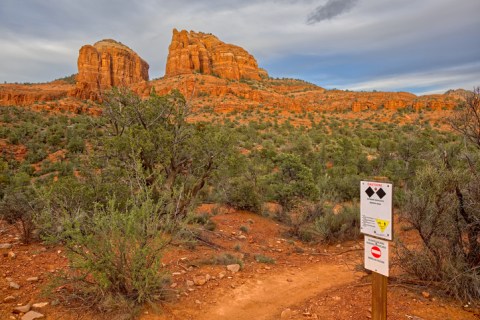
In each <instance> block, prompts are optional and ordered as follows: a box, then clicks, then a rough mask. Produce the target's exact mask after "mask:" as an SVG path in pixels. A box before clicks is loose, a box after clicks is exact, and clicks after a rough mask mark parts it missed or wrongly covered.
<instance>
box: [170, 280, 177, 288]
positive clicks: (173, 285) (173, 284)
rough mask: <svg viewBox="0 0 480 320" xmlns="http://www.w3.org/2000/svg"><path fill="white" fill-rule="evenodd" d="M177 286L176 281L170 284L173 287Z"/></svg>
mask: <svg viewBox="0 0 480 320" xmlns="http://www.w3.org/2000/svg"><path fill="white" fill-rule="evenodd" d="M177 286H178V284H177V283H176V282H174V283H172V284H171V285H170V288H172V289H173V288H176V287H177Z"/></svg>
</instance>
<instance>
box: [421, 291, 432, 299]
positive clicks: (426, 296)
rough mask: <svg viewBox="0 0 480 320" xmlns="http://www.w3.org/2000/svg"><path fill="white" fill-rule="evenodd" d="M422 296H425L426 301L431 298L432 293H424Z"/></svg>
mask: <svg viewBox="0 0 480 320" xmlns="http://www.w3.org/2000/svg"><path fill="white" fill-rule="evenodd" d="M422 296H423V297H424V298H425V299H428V298H430V293H428V292H427V291H423V292H422Z"/></svg>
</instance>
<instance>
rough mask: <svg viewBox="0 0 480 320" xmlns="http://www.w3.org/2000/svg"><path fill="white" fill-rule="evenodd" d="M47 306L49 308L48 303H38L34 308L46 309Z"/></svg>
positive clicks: (33, 305)
mask: <svg viewBox="0 0 480 320" xmlns="http://www.w3.org/2000/svg"><path fill="white" fill-rule="evenodd" d="M46 306H48V302H37V303H34V304H32V308H35V309H41V308H44V307H46Z"/></svg>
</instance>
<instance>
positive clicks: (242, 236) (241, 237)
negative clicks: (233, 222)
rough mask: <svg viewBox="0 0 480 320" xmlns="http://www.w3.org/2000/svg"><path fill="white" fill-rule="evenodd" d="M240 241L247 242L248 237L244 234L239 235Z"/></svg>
mask: <svg viewBox="0 0 480 320" xmlns="http://www.w3.org/2000/svg"><path fill="white" fill-rule="evenodd" d="M238 239H239V240H245V239H247V237H246V236H244V235H243V234H242V235H239V236H238Z"/></svg>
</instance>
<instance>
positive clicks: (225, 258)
mask: <svg viewBox="0 0 480 320" xmlns="http://www.w3.org/2000/svg"><path fill="white" fill-rule="evenodd" d="M229 264H239V265H240V266H241V267H242V266H243V261H242V259H240V258H238V257H236V256H234V255H232V254H230V253H223V254H220V255H216V256H211V257H209V258H206V259H200V260H196V261H193V262H192V265H224V266H226V265H229Z"/></svg>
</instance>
